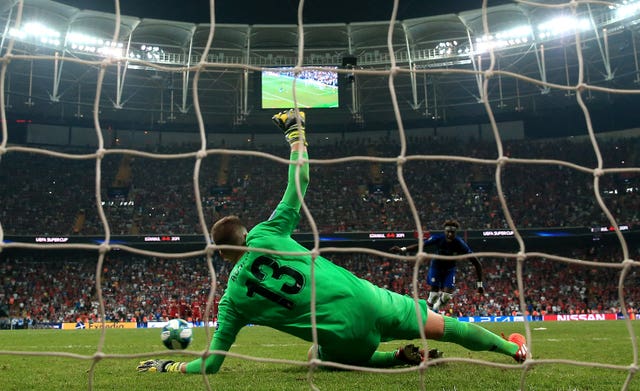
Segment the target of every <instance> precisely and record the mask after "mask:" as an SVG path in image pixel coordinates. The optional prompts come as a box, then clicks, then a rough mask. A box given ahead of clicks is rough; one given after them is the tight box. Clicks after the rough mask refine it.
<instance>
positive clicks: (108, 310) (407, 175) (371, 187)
mask: <svg viewBox="0 0 640 391" xmlns="http://www.w3.org/2000/svg"><path fill="white" fill-rule="evenodd" d="M598 146H599V150H600V152H601V154H602V157H603V167H605V168H613V167H616V168H624V167H638V166H640V156H639V153H640V138H632V139H611V140H601V141H599V145H598ZM190 147H192V148H190ZM196 149H197V146H184V147H183V148H178V147H172V148H164V149H159V150H157V151H156V152H159V153H162V154H166V155H167V157H169V155H171V154H175V153H179V152H184V151H185V150H187V151H194V150H196ZM256 150H258V151H260V152H264V153H267V154H272V155H274V156H281V155H282V148H281V146H278V147H271V146H264V147H260V148H256ZM399 151H400V145H399V144H398V143H397V142H394V141H393V140H370V139H360V140H358V141H350V142H349V143H336V144H335V145H330V146H329V145H324V146H323V145H319V146H317V147H314V149H313V151H312V154H311V158H312V159H314V162H312V164H311V171H312V172H311V178H312V180H311V185H310V187H309V191H308V192H307V196H306V199H305V201H306V204H307V206H308V207H309V209H310V212H311V214H312V216H313V218H314V220H315V222H316V224H317V226H318V229H319V230H320V231H321V232H323V233H327V232H329V233H330V232H355V231H372V230H412V229H414V219H413V216H412V215H411V211H410V208H409V205H408V202H407V197H406V195H405V194H403V192H402V190H401V188H400V187H399V178H398V177H397V171H398V170H397V167H396V165H395V164H391V163H387V162H380V161H371V160H366V159H349V160H341V161H339V162H332V161H328V159H335V158H340V157H346V156H373V157H384V158H392V157H396V156H397V155H398V153H399ZM504 151H505V152H504V153H505V155H506V156H507V157H509V158H510V159H513V158H520V159H533V158H535V159H556V160H562V161H566V162H570V163H572V164H575V165H579V166H582V167H585V168H595V167H597V157H596V154H595V152H594V149H593V146H592V145H591V143H590V142H589V141H585V140H577V139H576V140H572V139H562V140H552V141H544V140H540V141H531V140H527V141H526V142H525V141H508V142H505V143H504ZM65 152H67V153H77V154H78V156H80V154H82V153H90V152H92V151H87V150H74V151H70V150H67V151H65ZM407 155H408V156H414V157H415V158H413V159H408V160H406V161H405V162H404V163H403V165H402V173H403V177H404V179H405V181H406V183H407V186H408V188H409V190H410V192H411V196H412V199H413V201H414V202H415V205H416V207H417V209H418V213H419V217H420V219H421V222H422V224H423V228H425V229H427V230H429V229H434V230H436V229H439V228H440V227H441V224H442V222H443V221H444V220H445V219H447V218H451V217H452V216H453V217H455V218H456V219H458V220H459V221H461V222H462V224H463V229H466V230H469V229H485V228H507V227H508V225H507V223H506V220H505V216H504V213H503V211H502V208H501V204H500V199H499V193H498V191H497V189H498V183H497V181H496V172H497V171H496V164H495V159H496V157H497V152H496V145H495V144H494V143H489V142H480V141H477V140H476V141H467V142H460V141H453V140H444V139H438V138H412V139H410V140H409V143H408V150H407ZM443 155H451V156H453V157H462V156H465V157H470V158H474V159H484V160H482V161H481V162H480V161H474V162H470V161H468V160H456V159H455V158H454V159H448V160H445V159H442V158H441V156H443ZM0 163H1V164H0V184H2V186H0V200H2V202H0V223H1V224H2V229H3V232H4V235H5V236H6V235H102V234H104V227H103V224H102V221H101V219H100V215H99V213H98V208H97V206H96V205H97V203H98V202H100V204H101V205H102V207H103V208H104V212H105V217H106V219H107V222H108V224H109V228H110V230H111V233H112V235H146V234H167V235H169V234H200V233H201V231H202V228H201V227H200V223H199V219H198V215H197V208H196V196H195V194H196V193H195V191H194V179H193V178H194V175H193V173H194V168H195V167H196V164H195V163H196V160H195V159H194V158H171V159H155V158H154V159H151V158H145V157H135V158H131V157H130V156H128V155H122V154H106V155H105V157H104V158H103V159H101V160H99V163H100V164H98V165H96V160H95V159H80V158H79V159H64V158H60V157H52V156H48V155H45V154H34V153H23V152H20V153H18V152H11V153H6V154H4V155H3V156H2V161H1V162H0ZM281 164H283V163H280V162H278V161H276V160H274V159H270V158H267V157H265V156H264V155H260V156H248V155H241V154H235V155H210V156H208V157H207V158H205V159H204V160H203V162H202V165H201V166H200V171H199V175H198V177H197V178H198V182H197V184H198V186H199V188H200V194H201V197H202V199H201V200H200V201H201V202H202V205H203V210H204V213H205V220H206V224H207V225H208V226H210V225H211V224H212V223H213V222H214V221H215V220H217V219H218V218H219V217H221V216H223V215H228V214H237V215H239V216H241V217H242V218H243V220H244V221H245V222H247V224H248V226H253V225H254V224H255V223H257V222H259V221H261V220H263V219H264V218H265V217H266V216H269V215H270V213H271V211H272V210H273V208H274V207H275V206H276V204H277V202H278V201H279V200H280V197H281V189H282V187H283V184H284V182H285V181H286V178H284V177H283V176H282V169H281V167H279V166H278V165H281ZM499 169H500V171H499V174H500V175H499V178H500V185H501V186H502V189H503V191H504V195H505V199H506V202H507V205H508V208H509V211H510V213H511V215H512V216H513V219H514V222H515V224H516V226H517V227H520V228H529V227H589V226H608V225H609V220H608V219H607V217H606V216H605V214H604V213H603V211H602V210H601V208H600V206H599V205H598V202H597V200H596V197H595V196H594V176H593V174H592V173H591V172H585V171H581V170H577V169H574V168H571V167H567V166H563V165H558V164H556V163H555V162H553V161H550V162H549V161H547V162H544V163H540V164H526V165H525V164H522V163H516V162H512V161H510V160H507V161H506V162H504V164H501V165H500V166H499ZM98 170H99V174H100V176H99V178H100V189H99V191H100V193H99V195H100V200H98V199H96V179H95V178H96V177H97V171H98ZM598 191H599V194H600V195H601V196H602V197H603V200H604V202H605V204H606V205H607V207H608V208H609V209H610V211H611V213H612V214H613V217H614V218H615V219H616V220H617V221H618V222H619V223H620V224H626V225H629V226H632V227H633V226H637V224H639V223H640V176H639V175H638V174H637V173H628V172H621V173H613V174H607V175H604V176H602V177H600V178H599V181H598ZM298 231H299V232H308V231H310V224H309V221H307V219H306V217H304V216H303V218H302V221H301V224H300V225H299V228H298ZM636 246H637V244H636ZM558 251H559V250H558ZM558 251H556V249H554V250H553V251H550V252H551V253H556V252H558ZM562 251H564V252H565V255H566V256H569V257H572V258H577V259H586V260H597V261H598V262H603V263H610V262H618V263H619V262H620V261H621V259H620V258H621V255H620V254H618V253H617V252H616V251H612V250H610V249H606V248H596V247H594V248H592V249H589V250H587V251H585V250H583V249H580V248H566V249H564V250H562ZM638 255H639V252H638V248H637V247H636V248H633V253H632V256H631V257H632V258H634V257H635V259H637V257H638ZM331 258H332V260H334V262H336V263H339V264H341V265H343V266H345V267H346V268H348V269H349V270H352V271H353V272H354V273H356V274H357V275H359V276H361V277H364V278H367V279H369V280H371V281H372V282H374V283H375V284H378V285H381V286H385V287H388V288H390V289H392V290H394V291H397V292H400V293H409V294H410V293H411V292H412V288H413V287H412V275H413V269H412V264H409V263H406V262H400V261H395V260H391V259H386V258H381V257H377V256H372V255H369V254H364V253H358V254H349V255H345V254H342V253H338V254H335V255H334V256H332V257H331ZM96 259H97V256H91V255H87V254H86V253H72V252H64V253H57V252H55V253H47V254H46V255H45V254H42V253H41V252H30V253H28V252H27V253H22V252H8V251H4V252H2V253H0V272H1V274H0V275H1V276H2V280H1V281H0V320H2V321H5V322H10V321H9V319H14V320H19V321H20V322H21V324H34V323H35V324H43V323H49V322H62V321H76V320H77V319H78V318H82V319H86V320H87V321H88V322H97V321H99V320H100V306H99V297H98V294H97V293H98V291H97V289H98V288H100V293H101V295H102V299H103V301H104V306H105V316H106V319H107V320H110V321H111V320H118V321H119V320H136V321H138V322H145V321H148V320H161V319H167V318H173V317H184V318H192V319H194V320H197V319H200V318H203V317H204V314H205V308H206V301H207V297H208V294H209V289H210V286H211V281H212V278H211V276H209V272H208V268H207V265H206V261H205V260H204V259H162V258H155V257H153V258H145V257H142V256H137V255H130V254H125V253H124V252H115V253H114V252H112V253H110V254H109V255H108V256H107V258H106V259H105V262H104V264H103V265H102V269H101V278H100V286H99V287H98V285H97V284H96V267H97V264H96ZM228 267H229V265H228V264H226V263H224V262H222V261H221V260H219V259H217V258H216V259H215V260H214V268H215V270H216V281H217V283H218V285H217V291H216V298H219V297H220V294H221V293H222V292H223V290H224V287H225V285H226V278H227V276H228V273H229V268H228ZM483 267H484V274H485V289H486V292H485V294H484V295H483V296H479V295H476V294H474V292H475V289H473V286H474V284H475V281H474V280H470V279H469V278H473V277H469V276H473V275H474V274H473V273H467V272H465V269H464V268H466V264H462V263H461V264H460V268H461V271H462V272H460V273H458V276H459V277H458V281H457V288H458V290H459V292H457V293H456V295H455V299H454V300H453V301H452V302H451V303H450V305H449V306H448V307H447V308H445V309H444V310H445V311H446V312H447V313H449V314H451V315H455V316H489V315H511V314H514V313H519V314H521V313H529V314H534V315H535V314H545V313H557V314H571V313H589V312H598V313H603V312H615V313H618V312H620V310H621V307H620V306H621V303H620V302H619V300H618V291H617V284H616V282H617V281H618V276H619V269H617V268H607V267H598V268H594V267H585V266H584V265H578V264H568V263H563V262H555V261H553V262H552V261H550V260H545V259H539V258H530V259H527V261H526V262H525V265H524V287H525V290H526V291H525V292H524V295H525V297H526V303H527V308H524V309H522V308H520V304H519V301H518V291H517V284H516V274H515V273H516V272H515V270H516V268H515V261H513V260H509V259H485V260H483ZM423 269H425V270H422V269H421V270H420V277H419V280H418V282H419V286H418V291H419V293H420V295H421V296H422V297H426V294H427V292H428V288H427V286H426V283H425V281H424V280H425V276H426V266H423ZM542 276H544V277H545V278H542ZM639 277H640V275H638V273H637V272H636V271H632V272H631V273H630V274H629V275H627V276H626V279H625V295H626V305H627V307H628V309H629V310H634V309H635V308H637V307H638V303H640V288H639V287H640V284H639V283H638V282H639V281H638V278H639ZM211 313H215V311H212V312H211ZM3 315H5V316H3ZM0 326H1V325H0Z"/></svg>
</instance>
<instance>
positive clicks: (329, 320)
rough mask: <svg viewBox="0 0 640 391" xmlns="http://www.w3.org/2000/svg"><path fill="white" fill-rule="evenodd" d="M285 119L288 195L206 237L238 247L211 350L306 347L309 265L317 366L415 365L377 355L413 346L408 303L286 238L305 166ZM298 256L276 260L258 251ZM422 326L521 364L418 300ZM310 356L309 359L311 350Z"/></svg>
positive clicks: (523, 350) (413, 358)
mask: <svg viewBox="0 0 640 391" xmlns="http://www.w3.org/2000/svg"><path fill="white" fill-rule="evenodd" d="M298 113H299V115H297V113H296V111H294V110H289V111H286V112H281V113H278V114H276V115H274V116H273V121H274V122H275V123H276V124H277V125H278V126H279V127H280V128H281V129H282V130H283V131H284V135H285V138H286V140H287V141H288V143H289V144H290V146H291V154H290V162H291V163H290V165H289V174H288V183H287V188H286V190H285V192H284V196H283V198H282V200H281V201H280V203H279V204H278V205H277V207H276V209H275V211H274V212H273V213H272V215H271V217H270V218H269V219H268V220H267V221H264V222H262V223H259V224H258V225H256V226H255V227H254V228H253V229H251V231H247V229H246V228H245V226H244V225H243V224H242V222H241V221H240V219H239V218H238V217H237V216H227V217H224V218H222V219H220V220H218V221H217V222H216V223H215V224H214V225H213V228H212V238H213V241H214V243H215V244H216V245H235V246H246V247H248V248H249V250H248V251H246V250H241V249H225V250H220V254H221V256H222V257H223V258H224V259H225V260H227V261H229V262H232V263H234V264H235V266H234V267H233V270H231V273H230V274H229V280H228V286H227V289H226V291H225V293H224V295H223V296H222V298H221V300H220V304H219V307H218V329H217V330H216V332H215V335H214V338H213V340H212V342H211V346H210V350H211V351H229V349H230V348H231V345H232V344H233V343H234V341H235V339H236V336H237V334H238V332H239V331H240V329H241V328H242V327H244V326H245V325H247V324H257V325H263V326H269V327H272V328H274V329H277V330H280V331H283V332H286V333H288V334H291V335H294V336H296V337H299V338H302V339H304V340H306V341H312V340H313V338H312V326H311V284H312V281H311V265H312V262H314V273H315V285H316V302H315V305H316V325H317V333H318V343H319V347H318V350H317V354H318V357H319V358H320V359H321V360H323V361H333V362H339V363H343V364H352V365H360V366H370V367H392V366H398V365H419V364H420V362H422V361H423V360H425V357H424V353H423V352H422V351H421V350H420V349H419V348H417V347H416V346H414V345H407V346H404V347H401V348H399V349H396V350H394V351H388V352H383V351H378V350H377V349H378V346H379V344H380V343H381V342H382V341H391V340H412V339H418V338H420V329H419V326H418V321H417V317H416V305H415V302H414V299H413V298H412V297H410V296H403V295H400V294H398V293H394V292H391V291H389V290H386V289H382V288H379V287H377V286H375V285H373V284H372V283H370V282H369V281H367V280H364V279H360V278H358V277H356V276H355V275H354V274H352V273H351V272H349V271H348V270H346V269H344V268H341V267H339V266H337V265H335V264H333V263H332V262H331V261H329V260H328V259H326V258H323V257H322V256H318V257H316V258H315V259H312V256H311V254H310V253H309V251H308V250H307V249H306V248H305V247H303V246H302V245H300V244H299V243H297V242H296V241H294V240H293V239H292V238H291V234H292V232H293V230H294V229H295V228H296V226H297V224H298V221H299V219H300V208H301V201H300V199H299V197H298V192H297V188H296V182H298V184H299V187H300V190H301V195H302V196H304V194H305V193H306V190H307V186H308V184H309V163H308V158H309V157H308V155H307V140H306V137H305V115H304V113H303V112H298ZM261 249H266V250H271V251H278V252H288V253H292V252H298V253H305V254H304V255H281V254H274V253H270V252H269V253H268V252H264V251H261ZM419 310H420V317H421V320H422V327H423V328H424V333H425V335H426V337H427V338H430V339H434V340H438V341H441V342H452V343H456V344H459V345H462V346H464V347H465V348H467V349H470V350H476V351H495V352H498V353H502V354H504V355H507V356H510V357H513V358H514V359H515V360H516V361H517V362H523V361H524V360H525V359H526V358H527V347H526V344H525V342H526V341H525V338H524V337H523V336H522V335H520V334H511V336H509V338H508V339H505V338H502V337H500V336H498V335H496V334H493V333H491V332H490V331H488V330H486V329H484V328H482V327H480V326H477V325H475V324H472V323H462V322H459V321H458V320H457V319H454V318H450V317H443V316H441V315H439V314H437V313H435V312H433V311H431V310H429V309H428V308H427V304H426V302H425V301H424V300H419ZM309 352H310V355H311V352H312V350H310V351H309ZM224 359H225V355H223V354H211V355H210V356H208V357H206V359H204V363H203V359H202V358H198V359H195V360H193V361H190V362H179V361H171V360H146V361H142V362H140V364H139V365H138V367H137V369H138V371H141V372H145V371H150V372H180V373H202V370H203V368H204V371H205V372H206V373H216V372H218V371H219V370H220V367H221V366H222V363H223V361H224Z"/></svg>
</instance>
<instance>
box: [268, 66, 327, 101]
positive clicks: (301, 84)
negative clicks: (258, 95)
mask: <svg viewBox="0 0 640 391" xmlns="http://www.w3.org/2000/svg"><path fill="white" fill-rule="evenodd" d="M335 69H337V68H326V70H325V69H323V70H304V71H302V72H300V73H298V74H297V75H296V74H295V72H294V71H293V69H286V68H277V69H276V68H274V69H266V70H263V71H262V78H261V84H262V88H261V92H262V108H263V109H290V108H293V107H294V102H293V82H294V80H295V79H296V78H297V80H296V82H295V88H296V99H297V101H298V107H300V108H307V109H314V108H337V107H338V106H339V103H338V102H339V100H338V72H336V71H335Z"/></svg>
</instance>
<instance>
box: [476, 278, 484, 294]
mask: <svg viewBox="0 0 640 391" xmlns="http://www.w3.org/2000/svg"><path fill="white" fill-rule="evenodd" d="M476 287H477V288H478V293H479V294H481V295H482V294H484V285H483V284H482V281H478V282H476Z"/></svg>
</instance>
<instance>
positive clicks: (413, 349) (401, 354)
mask: <svg viewBox="0 0 640 391" xmlns="http://www.w3.org/2000/svg"><path fill="white" fill-rule="evenodd" d="M396 359H397V360H399V361H401V362H403V363H405V364H408V365H420V363H421V362H422V361H423V360H424V351H423V350H422V349H420V348H419V347H417V346H416V345H413V344H409V345H405V346H403V347H401V348H400V349H398V350H396Z"/></svg>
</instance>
